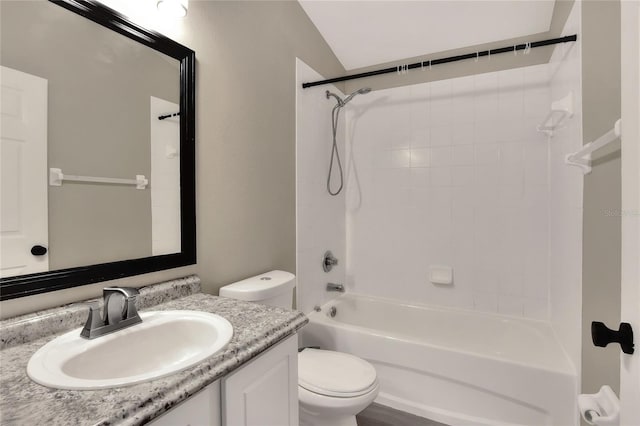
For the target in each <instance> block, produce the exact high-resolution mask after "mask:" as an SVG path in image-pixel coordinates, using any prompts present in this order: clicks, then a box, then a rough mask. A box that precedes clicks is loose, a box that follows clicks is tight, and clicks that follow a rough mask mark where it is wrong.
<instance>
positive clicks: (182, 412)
mask: <svg viewBox="0 0 640 426" xmlns="http://www.w3.org/2000/svg"><path fill="white" fill-rule="evenodd" d="M220 421H221V417H220V380H216V381H215V382H213V383H211V384H210V385H209V386H207V387H206V388H204V389H202V390H201V391H200V392H198V393H197V394H195V395H193V396H192V397H191V398H189V399H187V400H186V401H184V402H182V403H180V404H178V405H177V406H176V407H174V408H172V409H171V410H169V411H167V412H166V413H164V414H163V415H161V416H160V417H158V418H157V419H154V420H152V421H151V422H149V426H205V425H206V426H221V423H220Z"/></svg>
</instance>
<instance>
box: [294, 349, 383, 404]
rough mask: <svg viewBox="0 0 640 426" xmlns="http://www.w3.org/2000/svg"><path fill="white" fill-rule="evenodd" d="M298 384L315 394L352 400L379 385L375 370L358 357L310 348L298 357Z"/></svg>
mask: <svg viewBox="0 0 640 426" xmlns="http://www.w3.org/2000/svg"><path fill="white" fill-rule="evenodd" d="M298 385H299V386H300V387H302V388H304V389H305V390H307V391H309V392H313V393H315V394H319V395H323V396H329V397H336V398H353V397H358V396H361V395H365V394H367V393H370V392H371V391H372V390H373V389H375V388H376V387H377V385H378V381H377V379H376V370H375V368H373V366H372V365H371V364H369V363H368V362H367V361H365V360H363V359H360V358H358V357H356V356H353V355H350V354H346V353H342V352H334V351H326V350H321V349H311V348H307V349H305V350H303V351H302V352H300V353H299V354H298Z"/></svg>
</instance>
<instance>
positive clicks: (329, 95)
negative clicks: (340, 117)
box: [325, 87, 371, 107]
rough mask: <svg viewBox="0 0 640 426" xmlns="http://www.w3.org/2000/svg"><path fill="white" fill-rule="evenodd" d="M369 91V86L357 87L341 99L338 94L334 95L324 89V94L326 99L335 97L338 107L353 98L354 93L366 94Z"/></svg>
mask: <svg viewBox="0 0 640 426" xmlns="http://www.w3.org/2000/svg"><path fill="white" fill-rule="evenodd" d="M370 91H371V88H370V87H363V88H362V89H358V90H356V91H355V92H353V93H352V94H350V95H349V96H347V97H346V98H344V99H341V98H340V97H339V96H338V95H336V94H335V93H331V92H330V91H328V90H327V91H326V92H325V94H326V95H327V99H329V98H330V97H332V96H333V97H334V98H336V100H337V101H338V107H343V106H345V105H346V104H347V103H348V102H349V101H350V100H351V99H353V97H354V96H355V95H366V94H367V93H369V92H370Z"/></svg>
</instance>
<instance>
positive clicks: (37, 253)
mask: <svg viewBox="0 0 640 426" xmlns="http://www.w3.org/2000/svg"><path fill="white" fill-rule="evenodd" d="M0 68H1V72H2V78H1V80H2V85H1V86H2V87H1V89H0V90H1V95H0V97H1V98H2V108H1V111H0V112H1V115H2V124H1V127H0V129H1V132H2V136H1V140H2V148H1V152H0V162H1V166H0V173H1V175H2V176H1V178H0V179H1V180H0V182H1V185H2V187H1V188H0V196H1V204H0V207H1V212H0V239H1V241H2V243H1V244H2V246H1V247H2V248H1V253H2V255H1V256H0V277H12V276H16V275H24V274H33V273H37V272H44V271H48V270H49V257H48V255H47V252H46V249H47V248H48V246H49V241H48V222H47V86H48V82H47V80H46V79H44V78H40V77H36V76H35V75H31V74H27V73H24V72H21V71H16V70H14V69H11V68H7V67H0Z"/></svg>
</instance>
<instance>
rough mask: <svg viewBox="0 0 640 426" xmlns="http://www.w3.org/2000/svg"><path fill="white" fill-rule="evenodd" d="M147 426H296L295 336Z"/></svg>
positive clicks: (296, 358)
mask: <svg viewBox="0 0 640 426" xmlns="http://www.w3.org/2000/svg"><path fill="white" fill-rule="evenodd" d="M149 424H150V425H151V426H205V425H206V426H297V425H298V336H297V334H293V335H292V336H289V337H287V338H286V339H285V340H283V341H282V342H280V343H278V344H276V345H275V346H273V347H272V348H270V349H268V350H266V351H265V352H263V353H261V354H260V355H258V356H257V357H256V358H254V359H252V360H251V361H249V362H247V363H246V364H244V365H243V366H242V367H240V368H238V369H237V370H235V371H233V372H232V373H230V374H228V375H227V376H225V377H223V378H221V379H220V380H217V381H215V382H214V383H212V384H210V385H209V386H207V387H206V388H204V389H203V390H201V391H200V392H198V393H197V394H195V395H194V396H192V397H191V398H189V399H187V400H186V401H184V402H183V403H181V404H180V405H178V406H177V407H175V408H173V409H171V410H169V411H168V412H167V413H165V414H163V415H162V416H160V417H158V418H157V419H155V420H153V421H151V422H150V423H149Z"/></svg>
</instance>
